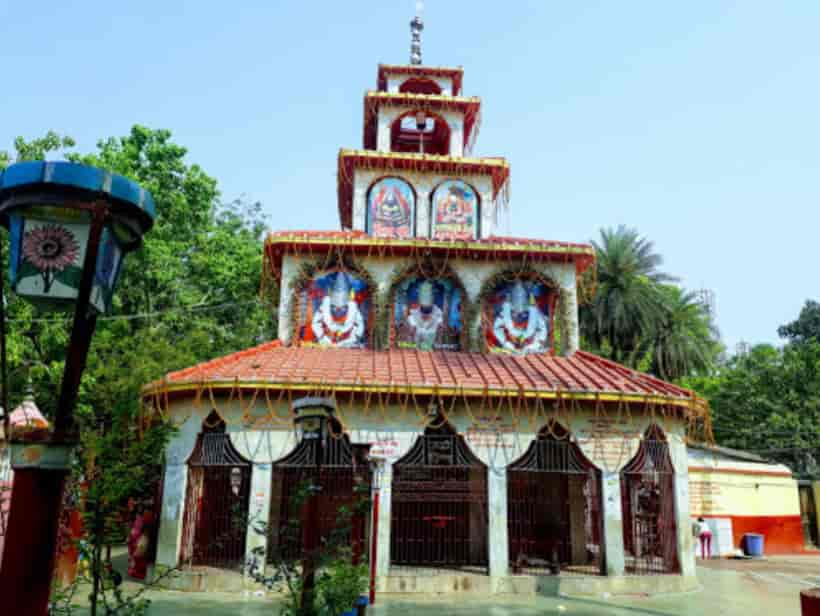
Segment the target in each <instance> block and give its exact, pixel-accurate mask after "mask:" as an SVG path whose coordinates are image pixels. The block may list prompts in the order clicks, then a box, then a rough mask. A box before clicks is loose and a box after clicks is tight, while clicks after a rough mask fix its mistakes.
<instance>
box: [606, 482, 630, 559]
mask: <svg viewBox="0 0 820 616" xmlns="http://www.w3.org/2000/svg"><path fill="white" fill-rule="evenodd" d="M602 476H603V477H602V479H603V481H602V484H601V489H602V491H603V505H604V511H603V514H604V546H605V550H606V574H607V575H623V574H624V568H625V563H624V530H623V513H622V512H621V474H620V473H619V472H609V471H604V472H603V473H602Z"/></svg>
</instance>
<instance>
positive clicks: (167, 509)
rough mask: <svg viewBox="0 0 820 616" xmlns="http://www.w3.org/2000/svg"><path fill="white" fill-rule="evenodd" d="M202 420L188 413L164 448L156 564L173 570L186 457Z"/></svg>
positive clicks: (176, 560) (182, 513)
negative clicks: (163, 472) (163, 471)
mask: <svg viewBox="0 0 820 616" xmlns="http://www.w3.org/2000/svg"><path fill="white" fill-rule="evenodd" d="M201 424H202V420H201V419H200V418H199V416H197V414H196V413H192V414H191V416H190V417H188V419H187V420H186V421H185V423H183V424H182V426H180V428H179V431H178V432H177V433H176V434H175V435H174V437H173V438H172V439H171V440H170V441H169V443H168V445H167V446H166V448H165V475H164V477H163V480H162V508H161V510H160V515H159V534H158V540H157V565H160V566H163V567H176V566H177V564H178V563H179V555H180V546H181V544H182V526H183V520H184V519H185V494H186V489H187V487H188V464H187V462H188V457H189V456H190V455H191V452H192V451H193V449H194V445H195V444H196V438H197V434H198V433H199V430H200V427H201Z"/></svg>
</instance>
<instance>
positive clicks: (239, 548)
mask: <svg viewBox="0 0 820 616" xmlns="http://www.w3.org/2000/svg"><path fill="white" fill-rule="evenodd" d="M422 28H423V23H422V20H421V18H420V16H417V17H416V18H415V19H413V21H412V22H411V32H412V45H411V61H410V63H409V64H406V65H404V64H403V65H387V64H381V65H379V66H378V70H377V72H376V81H375V89H373V90H372V91H368V92H367V93H366V94H365V95H364V101H363V126H362V144H361V147H360V148H355V149H342V150H340V151H339V153H338V172H337V188H338V200H337V204H336V208H337V211H338V225H333V228H331V229H329V230H328V231H290V230H285V231H276V232H272V233H270V234H269V236H268V237H267V239H266V241H265V245H264V265H265V268H264V270H265V271H264V278H265V280H264V281H262V282H263V286H264V288H266V289H269V288H274V289H276V290H277V293H278V302H275V303H276V309H277V314H278V338H277V339H276V340H272V341H269V342H265V343H264V344H260V345H259V346H256V347H253V348H249V349H246V350H243V351H241V352H238V353H234V354H231V355H227V356H225V357H220V358H218V359H214V360H212V361H209V362H206V363H202V364H199V365H196V366H192V367H190V368H187V369H184V370H180V371H177V372H172V373H169V374H167V375H166V376H165V377H164V378H163V379H161V380H160V381H157V382H154V383H150V384H148V385H146V387H145V388H144V399H145V404H146V405H148V406H150V407H152V410H153V411H154V412H158V413H161V414H163V415H164V416H167V417H170V418H171V419H172V420H173V421H174V422H175V423H176V424H177V425H178V426H179V431H178V433H177V434H176V435H175V436H174V437H173V439H172V441H171V443H170V444H169V446H168V448H167V451H166V457H165V474H164V480H163V484H162V506H161V509H160V511H161V514H160V530H159V548H158V555H157V563H158V564H159V565H164V566H177V565H183V566H184V567H186V568H187V569H188V570H189V571H192V572H197V571H199V572H200V573H201V575H202V576H204V577H207V575H208V574H209V573H208V572H213V571H215V570H220V569H234V570H240V569H241V568H242V567H243V566H244V565H246V564H247V563H248V562H249V561H250V560H253V559H257V560H259V559H261V560H263V561H264V559H266V558H267V557H268V555H270V554H272V553H274V552H276V550H278V549H280V547H281V546H279V545H278V543H277V542H278V541H279V539H278V538H277V537H278V535H277V533H276V532H274V533H271V534H269V535H268V536H267V537H260V535H259V534H257V533H254V532H252V530H251V529H250V528H248V529H246V530H241V531H237V530H235V528H234V527H233V526H232V525H231V515H232V513H231V512H235V511H237V510H239V511H241V512H243V515H246V516H247V518H248V519H252V520H255V521H261V522H264V523H265V524H267V525H269V526H270V527H272V528H273V529H276V528H280V527H281V528H284V526H285V525H286V524H287V522H288V519H289V518H292V516H293V515H298V512H297V513H294V509H293V507H291V506H290V505H289V498H290V495H291V494H292V492H293V490H294V486H295V485H296V482H297V481H298V478H299V477H300V476H303V473H304V472H305V470H306V469H311V468H314V469H315V468H317V467H319V466H321V469H322V473H321V475H320V476H321V480H320V481H321V484H322V485H321V490H322V496H321V498H320V500H319V507H320V509H321V511H320V515H319V519H320V526H321V527H322V529H326V527H328V526H329V525H332V523H333V519H334V518H335V511H336V508H337V507H338V506H339V504H340V503H348V502H352V501H353V500H354V499H355V498H356V495H355V494H356V487H357V486H358V487H359V488H361V487H362V486H364V487H365V489H366V492H367V494H368V495H369V496H370V503H369V513H368V514H367V515H366V516H364V517H363V519H362V520H360V523H359V524H355V525H354V526H353V531H352V532H353V534H354V536H353V537H352V538H351V541H352V543H353V544H354V545H357V546H359V547H358V549H359V550H360V551H361V552H362V553H366V554H367V556H368V557H369V562H370V565H371V566H372V567H373V573H374V579H375V586H376V589H377V591H378V592H383V593H390V592H402V593H409V592H467V591H480V592H491V593H506V592H515V593H537V592H542V591H544V589H545V588H547V587H553V588H554V587H555V585H556V584H558V585H560V590H561V591H562V592H566V593H570V594H572V593H576V594H596V593H601V592H617V591H618V589H624V588H627V587H628V588H629V589H630V592H640V591H641V590H642V589H651V590H659V589H661V590H675V591H680V590H686V589H691V588H694V587H696V585H697V581H696V579H695V565H694V558H693V546H692V538H691V531H690V514H689V493H688V474H687V451H686V438H687V435H688V434H689V433H691V431H692V430H693V429H697V427H698V426H700V425H702V424H703V422H704V421H706V420H707V417H708V409H707V408H706V405H705V403H704V402H703V401H702V400H701V399H699V398H697V397H696V396H695V395H694V394H693V393H692V392H691V391H688V390H686V389H683V388H681V387H678V386H676V385H673V384H670V383H667V382H664V381H661V380H659V379H657V378H655V377H653V376H650V375H647V374H643V373H640V372H636V371H634V370H631V369H629V368H626V367H623V366H621V365H618V364H615V363H613V362H611V361H608V360H605V359H602V358H600V357H597V356H595V355H592V354H590V353H587V352H584V351H583V350H581V349H579V322H578V307H579V303H581V302H583V301H585V299H586V298H589V297H590V294H591V293H594V275H593V273H594V263H595V252H594V250H593V248H592V246H590V245H587V244H578V243H568V242H561V241H554V240H547V239H525V238H519V237H506V236H503V235H500V234H499V229H498V225H497V221H498V218H499V213H500V211H501V210H502V209H503V208H512V211H513V212H514V208H513V204H512V203H510V198H509V196H510V190H509V188H510V166H509V164H508V163H507V161H506V160H505V159H504V158H503V157H500V156H499V157H474V156H473V154H472V152H473V148H474V144H475V142H476V138H477V135H478V130H479V125H480V119H481V116H482V104H481V100H480V99H479V98H477V97H474V96H468V95H466V94H465V92H464V87H465V81H464V71H463V69H462V68H460V67H432V66H428V65H425V64H423V63H422V53H421V42H420V41H421V31H422ZM499 120H500V119H499ZM329 213H330V204H328V214H329ZM232 528H234V530H231V529H232ZM323 532H324V530H323ZM216 537H220V540H219V541H214V538H216ZM200 587H201V588H208V583H207V581H203V582H202V583H201V584H200Z"/></svg>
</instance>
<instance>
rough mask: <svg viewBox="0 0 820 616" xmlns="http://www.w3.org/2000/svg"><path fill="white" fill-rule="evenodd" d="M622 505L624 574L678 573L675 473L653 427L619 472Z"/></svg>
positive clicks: (661, 435)
mask: <svg viewBox="0 0 820 616" xmlns="http://www.w3.org/2000/svg"><path fill="white" fill-rule="evenodd" d="M621 505H622V508H623V531H624V552H625V556H626V571H627V573H631V574H633V575H659V574H664V573H679V572H680V564H679V561H678V539H677V524H676V523H675V470H674V467H673V466H672V458H671V457H670V455H669V445H668V444H667V442H666V437H665V436H664V435H663V433H662V432H661V430H660V429H659V428H657V427H655V426H653V427H652V428H650V429H649V430H648V431H647V433H646V435H645V436H644V439H643V441H642V442H641V446H640V448H639V449H638V453H637V454H635V457H634V458H633V459H632V460H631V461H630V462H629V464H627V465H626V467H624V469H623V471H621Z"/></svg>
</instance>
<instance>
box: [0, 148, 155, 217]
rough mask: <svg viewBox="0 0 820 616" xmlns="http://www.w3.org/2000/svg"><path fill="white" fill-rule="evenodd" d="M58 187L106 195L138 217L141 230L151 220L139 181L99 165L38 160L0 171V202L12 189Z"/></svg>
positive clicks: (150, 203)
mask: <svg viewBox="0 0 820 616" xmlns="http://www.w3.org/2000/svg"><path fill="white" fill-rule="evenodd" d="M61 186H62V187H66V188H70V189H74V190H84V191H88V192H89V193H94V194H96V195H100V194H102V195H104V196H106V197H108V199H110V200H111V201H112V202H115V203H117V205H119V206H120V207H124V208H125V209H126V210H128V213H129V214H131V215H132V216H135V217H136V218H137V219H139V220H140V225H141V227H142V232H143V233H145V232H146V231H148V229H150V228H151V226H152V225H153V223H154V218H155V217H156V207H155V206H154V199H153V197H151V193H150V192H148V191H147V190H145V189H144V188H142V187H141V186H140V185H139V184H137V183H136V182H134V181H133V180H129V179H128V178H127V177H125V176H122V175H118V174H116V173H111V172H109V171H105V170H104V169H99V168H98V167H91V166H89V165H81V164H79V163H70V162H66V161H42V160H37V161H26V162H20V163H15V164H13V165H9V166H8V167H6V169H5V170H4V171H0V203H2V201H3V199H4V197H6V196H8V195H10V194H12V193H15V192H19V191H25V190H29V189H37V188H47V187H61Z"/></svg>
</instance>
